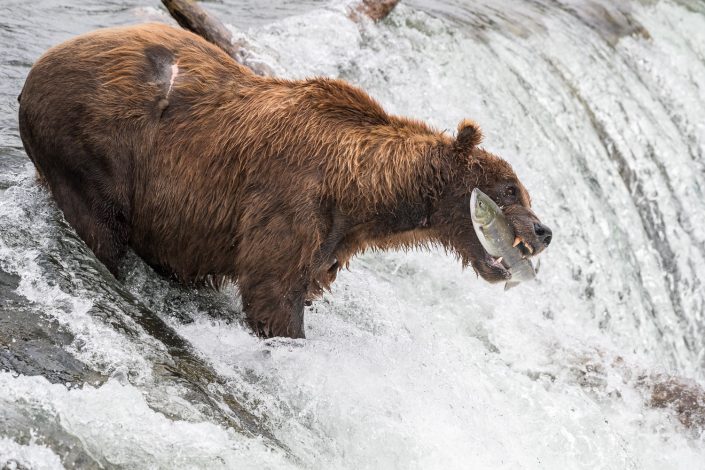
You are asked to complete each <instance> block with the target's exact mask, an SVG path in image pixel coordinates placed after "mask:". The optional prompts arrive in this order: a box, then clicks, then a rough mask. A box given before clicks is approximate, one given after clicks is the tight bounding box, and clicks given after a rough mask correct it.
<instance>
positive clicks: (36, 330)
mask: <svg viewBox="0 0 705 470" xmlns="http://www.w3.org/2000/svg"><path fill="white" fill-rule="evenodd" d="M613 3H614V4H613ZM467 4H471V5H467ZM207 6H208V7H209V8H210V9H211V10H212V11H213V12H215V13H216V14H217V15H218V16H219V17H220V18H221V19H223V20H224V21H225V22H227V23H228V24H230V25H232V27H233V29H234V30H235V32H236V34H237V36H238V37H243V38H245V39H247V40H248V41H249V43H250V44H251V48H252V50H253V51H254V54H255V55H256V56H257V57H258V58H259V59H260V60H262V61H265V62H266V63H267V64H268V65H269V66H271V67H272V68H273V69H274V70H275V71H276V72H277V74H278V75H280V76H284V77H306V76H311V75H327V76H336V77H342V78H345V79H347V80H349V81H351V82H353V83H355V84H357V85H360V86H361V87H363V88H364V89H365V90H367V91H368V92H369V93H370V94H371V95H372V96H374V97H375V98H377V99H378V100H380V101H381V102H382V104H383V105H384V106H385V107H386V108H387V109H388V110H390V111H392V112H395V113H400V114H405V115H410V116H414V117H417V118H420V119H423V120H426V121H427V122H429V123H431V124H433V125H434V126H436V127H437V128H439V129H449V130H450V131H451V132H452V131H453V130H454V129H455V127H456V125H457V123H458V122H459V121H460V120H461V119H462V118H464V117H471V118H473V119H475V120H477V121H478V122H479V123H481V125H482V126H483V129H484V132H485V136H486V138H485V145H486V146H487V148H489V149H491V150H492V151H494V152H496V153H498V154H500V155H502V156H504V157H505V158H506V159H507V160H508V161H510V162H511V163H512V165H513V166H514V168H515V169H516V171H517V173H518V175H519V176H520V178H521V179H522V181H523V182H524V183H525V185H526V186H527V188H528V189H529V191H530V192H531V194H532V198H533V205H534V208H535V210H536V212H537V213H538V214H539V216H540V217H541V218H542V220H543V221H544V222H546V223H547V224H548V225H549V226H551V227H552V229H553V231H554V242H553V244H552V245H551V247H550V249H548V250H547V251H546V252H545V254H543V255H542V270H541V272H540V274H539V276H538V279H537V280H536V281H535V282H532V283H530V284H525V285H522V286H519V287H517V288H515V289H513V290H511V291H508V292H503V290H502V288H501V287H500V286H491V285H488V284H485V283H483V282H482V281H480V280H478V279H476V276H475V275H474V273H473V272H472V271H462V270H461V268H460V266H459V265H458V263H457V262H456V261H455V260H454V259H453V258H452V256H449V255H447V254H445V253H443V252H440V251H437V250H430V251H415V252H410V253H401V252H387V253H367V254H365V255H364V256H361V257H359V258H356V259H355V260H354V261H353V262H352V263H351V266H350V270H349V271H344V272H342V273H341V274H340V275H339V277H338V281H337V283H336V284H335V286H334V288H333V292H332V293H331V294H326V295H325V297H324V298H323V300H321V301H319V302H317V303H315V304H314V305H313V307H311V308H310V309H309V310H308V311H307V313H306V317H307V322H306V324H307V330H306V334H307V339H306V340H303V341H301V340H299V341H293V340H271V341H261V340H259V339H256V338H255V337H253V336H252V335H251V334H250V332H249V330H248V329H247V327H245V326H244V325H243V317H242V315H241V313H240V312H241V306H240V303H239V302H240V301H239V297H238V293H237V289H236V287H234V286H230V287H228V288H226V289H225V290H224V291H222V292H212V291H208V290H193V289H186V288H182V287H179V286H178V285H175V284H174V283H172V282H171V281H169V280H168V279H165V278H162V277H160V276H158V275H157V274H155V273H154V272H152V271H151V270H150V269H149V268H148V267H147V266H146V265H145V264H144V263H143V262H141V261H140V260H139V259H138V258H137V257H135V256H134V255H131V256H129V257H128V259H127V260H126V261H125V264H124V266H123V276H122V277H123V279H122V280H121V281H116V280H115V279H114V278H113V277H111V276H110V274H109V273H107V271H106V270H105V269H104V268H103V267H102V265H100V263H98V262H97V261H96V260H95V259H94V258H93V256H92V254H91V253H90V251H89V250H87V248H86V247H85V246H84V245H83V243H82V242H81V241H80V240H79V239H78V238H77V237H76V235H75V233H74V232H73V231H72V230H71V228H70V227H69V226H68V225H67V224H66V222H65V221H64V220H63V218H62V216H61V213H60V211H58V209H57V208H56V206H55V204H54V203H53V202H52V200H51V197H50V196H49V195H48V194H47V193H46V191H44V190H43V189H41V188H39V187H38V186H37V184H36V183H35V181H34V177H33V167H32V165H31V163H30V162H29V160H28V159H27V157H26V155H25V153H24V151H23V149H22V144H21V142H20V139H19V135H18V130H17V101H16V97H17V95H18V93H19V91H20V89H21V87H22V83H23V80H24V77H25V76H26V74H27V72H28V70H29V68H30V66H31V64H32V62H33V61H34V60H36V58H37V57H38V56H39V55H40V54H41V53H42V52H43V51H44V50H46V49H47V48H48V47H50V46H51V45H53V44H56V43H58V42H60V41H62V40H65V39H67V38H69V37H71V36H74V35H76V34H79V33H82V32H85V31H89V30H92V29H94V28H98V27H103V26H112V25H120V24H128V23H136V22H143V21H151V20H156V21H166V22H169V21H170V19H169V18H168V17H167V16H165V14H164V13H163V12H162V10H160V9H159V7H158V2H155V1H148V0H111V1H86V2H84V1H78V0H68V1H62V2H55V1H50V0H38V1H33V2H25V1H22V0H3V1H2V4H1V5H0V468H3V469H4V468H36V469H43V468H51V469H53V468H63V467H66V468H129V469H142V468H144V469H152V468H165V469H166V468H168V469H171V468H193V469H201V468H209V469H211V468H317V469H330V468H351V469H353V468H354V469H363V468H380V469H381V468H384V469H387V468H399V469H412V468H424V469H426V468H439V469H446V468H493V469H494V468H507V469H516V468H527V469H531V468H550V469H564V468H587V469H595V468H614V469H625V468H629V469H647V468H653V469H663V468H678V469H697V468H705V438H704V437H703V436H702V434H698V432H697V431H692V430H687V429H685V428H684V427H683V426H682V425H681V424H680V422H679V421H678V419H677V418H676V415H675V414H674V413H673V412H672V411H671V410H668V409H652V408H650V407H649V406H648V403H647V402H648V396H647V395H646V394H645V392H644V389H643V387H642V386H641V385H640V383H641V384H642V385H643V383H642V382H640V380H638V379H637V378H638V377H639V376H645V375H648V374H652V373H667V374H673V375H677V376H681V377H685V378H688V379H691V380H693V381H694V383H696V384H699V385H700V386H705V288H704V286H703V282H704V281H705V194H704V191H705V117H704V116H705V4H704V3H703V2H701V1H697V0H692V1H687V0H679V1H676V0H670V1H669V0H648V1H647V0H643V1H629V2H627V1H624V2H611V1H608V0H604V1H601V0H600V1H598V0H585V1H579V0H532V1H528V0H527V1H515V0H500V1H497V0H477V1H473V2H462V1H460V0H455V1H451V0H449V1H443V2H440V1H434V2H425V1H423V2H422V1H420V0H417V1H410V2H407V3H404V4H402V5H400V6H399V7H398V8H397V9H396V10H395V11H394V13H393V14H392V15H391V16H390V17H389V18H387V19H386V20H385V21H384V22H382V23H380V24H377V25H374V24H361V25H358V24H355V23H353V22H351V21H350V20H349V19H348V18H347V16H346V15H345V9H344V5H343V4H341V3H332V4H331V3H328V2H321V1H307V2H303V1H298V2H274V1H267V2H255V1H251V0H250V1H246V2H237V1H236V0H225V1H222V2H218V3H208V4H207Z"/></svg>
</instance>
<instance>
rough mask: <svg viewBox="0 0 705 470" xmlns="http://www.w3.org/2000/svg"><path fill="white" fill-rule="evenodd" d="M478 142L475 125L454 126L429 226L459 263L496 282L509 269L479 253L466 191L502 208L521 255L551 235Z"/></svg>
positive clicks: (507, 171)
mask: <svg viewBox="0 0 705 470" xmlns="http://www.w3.org/2000/svg"><path fill="white" fill-rule="evenodd" d="M481 141H482V131H481V130H480V127H479V126H478V125H477V124H476V123H474V122H473V121H470V120H464V121H462V122H461V123H460V124H459V126H458V134H457V137H456V139H455V142H454V143H453V150H452V153H453V154H452V156H451V159H452V165H453V167H454V171H452V176H451V177H450V181H449V184H448V185H447V186H446V189H445V190H444V191H443V193H442V194H441V195H440V196H439V201H438V206H437V211H436V212H435V214H434V218H435V220H434V221H433V225H434V226H435V227H436V230H437V231H438V234H439V236H440V239H441V242H442V243H443V244H444V245H445V246H446V247H447V248H450V249H452V250H453V251H455V252H456V253H457V254H458V255H459V257H460V258H461V260H462V262H463V264H464V265H466V266H467V265H472V267H473V268H474V269H475V271H476V272H477V273H478V274H479V275H481V276H482V277H483V278H484V279H485V280H487V281H489V282H500V281H505V280H507V279H508V278H509V276H510V274H509V271H507V270H506V269H505V268H504V267H503V266H502V265H501V263H496V262H495V259H494V258H493V257H492V256H490V255H489V254H488V253H487V252H486V251H485V249H484V248H483V247H482V245H481V244H480V241H479V239H478V238H477V235H476V234H475V230H474V229H473V226H472V219H471V217H470V195H471V193H472V190H473V189H474V188H476V187H477V188H479V189H480V190H481V191H483V192H484V193H485V194H487V195H488V196H489V197H491V198H492V199H493V200H494V201H495V202H496V203H497V205H498V206H500V207H501V208H502V211H503V212H504V214H505V216H506V218H507V220H508V222H509V223H510V224H511V226H512V228H513V229H514V234H515V235H516V237H518V239H520V240H521V242H520V243H519V245H518V247H519V249H520V250H521V251H522V253H524V254H525V255H526V256H527V257H531V256H536V255H537V254H539V253H540V252H541V251H543V250H544V249H545V248H546V247H547V246H548V245H549V243H551V237H552V234H551V230H550V229H549V228H548V227H547V226H545V225H544V224H542V223H541V221H540V220H539V218H538V217H537V216H536V214H534V212H533V211H532V210H531V197H530V196H529V193H528V192H527V190H526V188H525V187H524V185H523V184H522V183H521V181H519V178H517V175H516V174H515V173H514V170H513V169H512V167H511V166H510V165H509V163H507V162H506V161H505V160H503V159H501V158H500V157H498V156H496V155H493V154H492V153H490V152H488V151H486V150H485V149H483V148H480V147H478V145H479V144H480V142H481Z"/></svg>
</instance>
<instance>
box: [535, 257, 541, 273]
mask: <svg viewBox="0 0 705 470" xmlns="http://www.w3.org/2000/svg"><path fill="white" fill-rule="evenodd" d="M540 268H541V258H539V259H537V260H536V266H535V267H534V272H535V273H536V274H538V273H539V269H540Z"/></svg>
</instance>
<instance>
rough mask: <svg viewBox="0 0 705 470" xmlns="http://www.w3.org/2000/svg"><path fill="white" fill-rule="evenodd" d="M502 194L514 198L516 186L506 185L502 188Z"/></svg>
mask: <svg viewBox="0 0 705 470" xmlns="http://www.w3.org/2000/svg"><path fill="white" fill-rule="evenodd" d="M504 195H505V196H506V197H507V198H508V199H512V200H513V199H515V198H516V196H517V188H516V186H507V189H505V190H504Z"/></svg>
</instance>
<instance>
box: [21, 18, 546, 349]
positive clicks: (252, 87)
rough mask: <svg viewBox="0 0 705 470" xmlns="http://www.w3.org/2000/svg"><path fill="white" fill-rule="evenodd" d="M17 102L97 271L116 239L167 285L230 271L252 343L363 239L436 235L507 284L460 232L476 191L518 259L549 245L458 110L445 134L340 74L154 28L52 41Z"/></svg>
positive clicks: (43, 168) (296, 318)
mask: <svg viewBox="0 0 705 470" xmlns="http://www.w3.org/2000/svg"><path fill="white" fill-rule="evenodd" d="M19 101H20V109H19V123H20V133H21V136H22V141H23V143H24V147H25V149H26V151H27V154H28V155H29V157H30V158H31V160H32V162H34V165H35V166H36V168H37V172H38V176H39V178H40V180H42V181H44V182H45V183H46V184H47V185H48V187H49V189H50V190H51V192H52V194H53V195H54V198H55V199H56V202H57V204H58V205H59V207H60V208H61V209H62V210H63V213H64V216H65V217H66V220H67V221H68V222H69V223H70V224H71V225H72V226H73V227H74V228H75V229H76V231H77V232H78V234H79V235H80V236H81V238H82V239H83V240H85V242H86V243H87V244H88V246H89V247H90V248H91V249H92V250H93V252H94V253H95V255H96V256H97V257H98V259H100V260H101V261H102V262H103V263H104V264H105V265H106V266H107V267H108V269H109V270H110V271H111V272H113V273H114V274H116V273H117V270H118V264H119V261H120V259H121V257H122V255H123V254H124V253H125V250H126V248H127V246H130V247H132V249H134V251H135V252H136V253H137V254H139V255H140V256H141V257H142V258H143V259H145V260H146V261H147V263H149V264H150V265H152V266H154V267H155V268H157V269H158V270H159V271H161V272H166V273H171V274H173V275H175V276H176V277H177V278H178V279H180V280H181V281H184V282H187V283H190V282H204V281H205V282H209V281H210V282H215V283H216V284H218V283H220V282H222V281H226V280H232V281H235V282H237V284H238V285H239V288H240V291H241V293H242V299H243V306H244V309H245V313H246V316H247V320H248V322H249V324H250V325H251V327H252V328H253V329H254V331H255V332H257V334H259V335H261V336H267V337H269V336H289V337H294V338H303V337H304V322H303V310H304V304H305V303H306V302H307V301H308V300H310V299H312V298H315V297H316V295H317V294H320V293H321V291H322V290H323V289H327V288H328V287H329V285H330V283H331V282H332V281H333V280H334V279H335V275H336V273H337V271H338V270H339V269H341V267H343V266H345V265H346V264H347V262H348V260H349V259H350V258H351V257H352V256H353V255H355V254H356V253H359V252H361V251H363V250H365V249H366V248H368V247H374V248H379V249H387V248H400V247H401V248H405V247H412V246H418V245H427V244H437V245H441V246H443V247H445V248H446V249H447V250H451V251H452V252H454V253H456V254H457V255H458V257H459V258H460V260H461V261H462V263H463V265H472V267H473V268H474V269H475V271H476V272H477V273H479V274H480V275H481V276H482V277H483V278H484V279H486V280H488V281H490V282H497V281H504V280H506V279H508V278H509V277H510V274H509V272H508V271H507V270H506V269H505V268H504V267H503V266H502V265H501V263H496V262H495V260H494V259H493V258H492V257H491V256H490V255H488V254H487V253H486V252H485V251H484V250H483V248H482V246H481V245H480V243H479V241H478V239H477V237H476V235H475V232H474V230H473V227H472V223H471V220H470V209H469V197H470V193H471V191H472V189H473V188H475V187H479V188H481V189H482V191H484V192H485V193H487V194H488V195H489V196H490V197H492V198H493V199H494V200H495V201H497V203H498V204H500V205H501V206H502V207H503V208H504V211H505V213H506V214H507V216H508V219H509V221H510V222H511V224H512V225H513V228H514V230H515V232H516V235H517V236H518V237H519V238H521V239H522V240H523V243H522V244H521V245H520V247H521V249H522V250H524V251H525V253H526V254H527V255H531V254H533V255H536V254H537V253H539V252H540V251H541V250H543V249H544V247H546V246H547V245H548V244H549V242H550V240H551V232H550V230H549V229H548V228H547V227H545V226H544V225H542V224H541V223H540V222H539V220H538V218H537V217H536V216H535V215H534V213H533V212H532V211H531V209H530V205H531V204H530V199H529V195H528V193H527V191H526V189H525V188H524V186H523V185H522V184H521V183H520V182H519V180H518V179H517V177H516V175H515V174H514V171H513V170H512V168H511V167H510V166H509V164H508V163H507V162H505V161H504V160H502V159H501V158H499V157H497V156H495V155H492V154H491V153H489V152H487V151H485V150H483V149H481V148H479V147H478V144H479V143H480V139H481V132H480V129H479V128H478V126H477V125H476V124H474V123H473V122H472V121H468V120H466V121H463V122H461V123H460V125H459V126H458V133H457V136H456V137H455V138H452V137H451V136H449V135H447V134H445V133H443V132H439V131H436V130H434V129H432V128H430V127H429V126H427V125H425V124H424V123H422V122H419V121H416V120H413V119H408V118H404V117H399V116H393V115H390V114H387V113H386V112H385V111H384V110H383V109H382V108H381V107H380V105H379V104H378V103H377V102H375V101H374V100H373V99H372V98H370V97H369V96H368V95H367V94H366V93H365V92H363V91H362V90H360V89H358V88H356V87H354V86H351V85H350V84H348V83H346V82H344V81H341V80H334V79H328V78H314V79H309V80H283V79H278V78H267V77H260V76H257V75H255V74H253V73H252V72H251V71H250V70H248V69H247V68H246V67H243V66H242V65H240V64H238V63H236V62H235V61H234V60H233V59H232V58H230V57H229V56H227V55H226V54H225V53H224V52H223V51H221V50H220V49H219V48H217V47H216V46H213V45H211V44H209V43H208V42H206V41H205V40H203V39H201V38H200V37H198V36H196V35H194V34H192V33H189V32H187V31H184V30H181V29H175V28H172V27H169V26H166V25H161V24H143V25H139V26H131V27H122V28H110V29H104V30H99V31H95V32H92V33H89V34H85V35H83V36H80V37H77V38H75V39H72V40H70V41H67V42H65V43H63V44H61V45H59V46H56V47H54V48H52V49H51V50H49V51H48V52H47V53H46V54H44V56H42V57H41V58H40V59H39V60H38V61H37V62H36V64H34V66H33V68H32V70H31V71H30V73H29V76H28V77H27V81H26V83H25V85H24V88H23V90H22V93H21V95H20V98H19Z"/></svg>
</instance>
